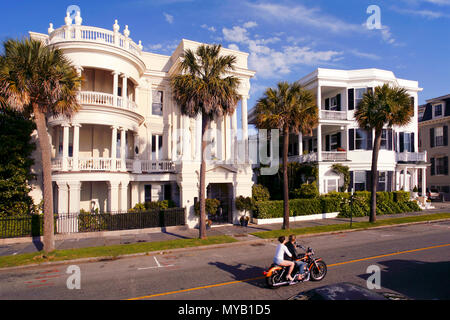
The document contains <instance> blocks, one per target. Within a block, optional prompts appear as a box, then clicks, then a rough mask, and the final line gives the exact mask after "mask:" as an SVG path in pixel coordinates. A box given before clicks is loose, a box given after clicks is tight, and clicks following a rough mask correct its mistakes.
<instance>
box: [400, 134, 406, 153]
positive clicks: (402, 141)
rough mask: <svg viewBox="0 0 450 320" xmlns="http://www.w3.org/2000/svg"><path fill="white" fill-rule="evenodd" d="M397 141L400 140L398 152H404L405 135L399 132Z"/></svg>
mask: <svg viewBox="0 0 450 320" xmlns="http://www.w3.org/2000/svg"><path fill="white" fill-rule="evenodd" d="M399 140H400V152H404V151H405V133H404V132H400V133H399Z"/></svg>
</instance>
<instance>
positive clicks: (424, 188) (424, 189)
mask: <svg viewBox="0 0 450 320" xmlns="http://www.w3.org/2000/svg"><path fill="white" fill-rule="evenodd" d="M426 195H427V169H426V168H422V196H423V197H425V196H426Z"/></svg>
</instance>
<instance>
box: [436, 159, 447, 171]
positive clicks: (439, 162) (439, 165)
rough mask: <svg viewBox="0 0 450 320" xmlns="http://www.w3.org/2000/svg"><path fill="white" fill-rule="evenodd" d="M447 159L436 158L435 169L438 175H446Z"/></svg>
mask: <svg viewBox="0 0 450 320" xmlns="http://www.w3.org/2000/svg"><path fill="white" fill-rule="evenodd" d="M445 165H446V163H445V157H442V158H436V163H435V168H436V174H443V175H444V174H446V171H445V169H446V168H445Z"/></svg>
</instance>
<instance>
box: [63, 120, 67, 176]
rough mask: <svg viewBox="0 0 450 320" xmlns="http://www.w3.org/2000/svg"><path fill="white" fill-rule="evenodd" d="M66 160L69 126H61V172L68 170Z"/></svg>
mask: <svg viewBox="0 0 450 320" xmlns="http://www.w3.org/2000/svg"><path fill="white" fill-rule="evenodd" d="M68 158H69V125H68V124H63V164H62V169H63V171H67V169H68Z"/></svg>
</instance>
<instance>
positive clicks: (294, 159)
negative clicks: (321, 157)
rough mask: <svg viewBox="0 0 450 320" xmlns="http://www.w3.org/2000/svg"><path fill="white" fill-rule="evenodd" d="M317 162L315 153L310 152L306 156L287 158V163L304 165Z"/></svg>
mask: <svg viewBox="0 0 450 320" xmlns="http://www.w3.org/2000/svg"><path fill="white" fill-rule="evenodd" d="M316 161H317V152H311V153H308V154H303V155H298V156H291V157H289V158H288V162H298V163H306V162H316Z"/></svg>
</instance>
